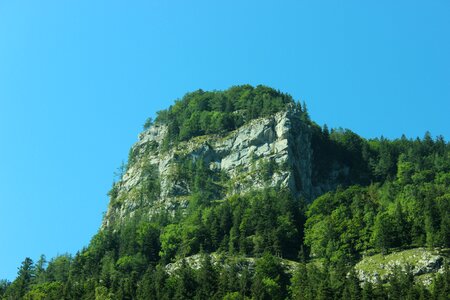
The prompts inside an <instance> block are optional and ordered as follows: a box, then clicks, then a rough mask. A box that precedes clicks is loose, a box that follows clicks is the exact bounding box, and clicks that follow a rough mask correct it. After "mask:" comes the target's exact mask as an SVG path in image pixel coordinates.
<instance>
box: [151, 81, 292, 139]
mask: <svg viewBox="0 0 450 300" xmlns="http://www.w3.org/2000/svg"><path fill="white" fill-rule="evenodd" d="M289 104H294V101H293V99H292V97H291V96H289V95H287V94H284V93H281V92H279V91H276V90H274V89H272V88H269V87H266V86H262V85H259V86H257V87H252V86H251V85H242V86H235V87H232V88H230V89H228V90H226V91H213V92H206V91H203V90H198V91H195V92H192V93H188V94H186V95H185V96H184V97H183V98H182V99H181V100H178V101H175V104H174V105H172V106H171V107H170V108H169V109H168V110H163V111H160V112H158V116H157V118H156V120H155V122H156V123H159V124H166V125H167V126H168V130H169V134H168V135H167V140H166V143H167V145H169V144H171V143H176V142H178V141H185V140H188V139H190V138H192V137H194V136H199V135H204V134H216V133H224V132H227V131H230V130H234V129H236V128H237V127H239V126H241V125H243V124H244V123H245V122H248V121H249V120H252V119H256V118H259V117H264V116H269V115H272V114H274V113H276V112H279V111H281V110H283V109H285V108H286V107H287V105H289ZM146 124H148V122H147V123H146ZM145 127H148V126H147V125H144V128H145Z"/></svg>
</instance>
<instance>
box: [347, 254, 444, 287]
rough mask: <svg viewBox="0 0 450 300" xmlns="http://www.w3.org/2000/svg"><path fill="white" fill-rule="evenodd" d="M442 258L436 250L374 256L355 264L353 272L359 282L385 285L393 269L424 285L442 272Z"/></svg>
mask: <svg viewBox="0 0 450 300" xmlns="http://www.w3.org/2000/svg"><path fill="white" fill-rule="evenodd" d="M443 266H444V256H443V255H441V254H440V253H439V251H438V250H427V249H424V248H415V249H409V250H404V251H400V252H395V253H391V254H389V255H384V256H383V255H381V254H376V255H373V256H369V257H365V258H363V259H362V260H361V261H360V262H359V263H357V264H356V266H355V270H356V273H357V275H358V277H359V279H360V281H361V282H371V283H377V282H381V283H385V282H387V281H388V279H389V277H390V276H391V275H392V274H393V273H394V270H395V268H400V269H401V270H402V271H406V268H410V271H411V273H412V274H413V275H414V276H415V277H416V278H417V279H418V280H421V281H422V282H423V283H424V284H428V283H430V282H431V281H430V280H429V279H430V277H429V276H430V275H431V274H433V273H436V272H443V271H444V269H443Z"/></svg>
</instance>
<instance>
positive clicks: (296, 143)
mask: <svg viewBox="0 0 450 300" xmlns="http://www.w3.org/2000/svg"><path fill="white" fill-rule="evenodd" d="M109 196H110V203H109V205H108V210H107V212H106V214H105V216H104V219H103V223H102V226H101V228H100V230H99V231H98V233H97V234H96V235H95V236H94V237H93V238H92V240H91V242H90V244H89V246H88V247H86V248H84V249H82V250H81V251H80V252H78V253H77V254H76V255H75V256H71V255H61V256H58V257H56V258H54V259H52V260H51V261H50V262H47V261H46V260H45V256H43V257H41V258H40V259H39V261H38V262H37V263H36V264H34V262H33V261H32V260H31V259H30V258H26V259H25V260H24V262H23V263H22V265H21V266H20V268H19V272H18V277H17V279H16V280H15V281H14V282H12V283H8V282H5V281H2V282H0V283H1V284H0V297H1V298H2V299H386V298H390V299H405V297H404V296H405V295H408V299H409V298H412V297H414V298H415V297H417V298H423V299H428V298H430V299H444V298H445V297H446V296H445V295H448V294H449V293H450V276H449V274H450V272H449V270H448V253H449V248H450V216H449V211H450V145H449V143H447V142H446V141H445V140H444V138H443V137H437V138H435V139H433V138H432V137H431V135H430V134H429V133H426V134H425V136H424V138H423V139H419V138H418V139H415V140H411V139H407V138H406V137H402V138H400V139H396V140H393V141H390V140H387V139H384V138H380V139H372V140H367V139H364V138H362V137H360V136H358V135H357V134H355V133H353V132H352V131H350V130H344V129H331V130H329V129H328V128H327V126H325V125H324V126H323V127H321V126H319V125H317V124H316V123H314V122H313V121H312V120H311V119H310V117H309V115H308V111H307V108H306V105H305V104H300V103H299V102H296V101H294V100H293V99H292V97H291V96H289V95H287V94H284V93H281V92H280V91H277V90H274V89H272V88H269V87H265V86H257V87H252V86H249V85H243V86H235V87H232V88H230V89H228V90H226V91H212V92H205V91H202V90H198V91H196V92H193V93H188V94H186V95H185V96H184V97H183V98H182V99H180V100H177V101H175V103H174V105H172V106H171V107H169V108H168V109H167V110H163V111H160V112H159V113H158V115H157V118H156V119H155V120H154V121H153V120H151V119H149V120H147V122H146V123H145V125H144V131H143V132H142V133H141V134H140V135H139V140H138V142H137V143H136V144H134V145H133V146H132V148H131V150H130V152H129V157H128V162H127V164H126V165H124V166H123V167H122V168H121V169H120V178H119V180H118V181H117V182H116V183H114V184H113V187H112V189H111V190H110V192H109Z"/></svg>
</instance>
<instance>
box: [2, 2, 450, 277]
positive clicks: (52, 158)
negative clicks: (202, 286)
mask: <svg viewBox="0 0 450 300" xmlns="http://www.w3.org/2000/svg"><path fill="white" fill-rule="evenodd" d="M218 2H219V1H210V0H209V1H150V0H147V1H115V0H96V1H92V0H77V1H69V0H65V1H64V0H53V1H49V0H40V1H36V0H30V1H23V0H14V1H9V0H0V278H7V279H10V280H11V279H13V278H14V277H15V275H16V272H17V267H18V266H19V265H20V262H21V261H22V260H23V259H24V258H25V257H26V256H29V257H31V258H33V259H34V260H37V259H38V257H39V255H40V254H41V253H43V254H46V255H47V257H48V258H50V257H52V256H55V255H56V254H58V253H65V252H69V253H75V252H76V251H77V250H79V249H81V248H82V247H83V246H85V245H87V244H88V243H89V240H90V238H91V237H92V235H93V234H95V232H96V231H97V229H98V228H99V226H100V223H101V219H102V212H104V211H105V210H106V208H107V203H108V199H107V196H106V193H107V191H108V190H109V188H110V187H111V183H112V181H113V179H114V178H113V173H114V171H115V170H116V168H117V167H118V166H119V165H120V163H121V161H122V160H126V158H127V154H128V149H129V148H130V146H131V145H132V144H133V143H134V142H135V141H136V140H137V134H138V133H139V132H140V130H141V128H142V124H143V123H144V121H145V119H146V118H147V117H149V116H154V115H155V112H156V111H157V110H160V109H163V108H166V107H168V106H169V105H170V104H171V103H172V101H173V100H174V99H176V98H179V97H181V96H183V94H184V93H185V92H187V91H192V90H195V89H198V88H202V89H205V90H210V89H226V88H227V87H229V86H231V85H236V84H244V83H250V84H253V85H257V84H265V85H269V86H272V87H274V88H277V89H280V90H282V91H284V92H287V93H290V94H291V95H292V96H293V97H294V98H295V99H297V100H301V101H305V102H306V103H307V105H308V108H309V111H310V115H311V117H312V119H313V120H315V121H316V122H318V123H319V124H324V123H327V124H328V126H329V127H339V126H342V127H346V128H350V129H352V130H353V131H355V132H357V133H359V134H361V135H362V136H364V137H367V138H370V137H378V136H381V135H384V136H385V137H389V138H395V137H400V136H401V134H403V133H404V134H406V136H408V137H416V136H421V137H422V136H423V135H424V133H425V131H427V130H429V131H430V132H431V134H432V135H433V136H437V135H444V137H445V138H446V139H447V140H448V139H449V137H450V127H449V122H448V119H449V114H450V1H448V0H427V1H412V0H408V1H392V0H388V1H360V0H358V1H350V0H346V1H338V0H333V1H319V0H311V1H300V0H296V1H262V0H258V1H242V0H241V1H230V0H227V1H220V2H221V4H218ZM213 3H214V4H213Z"/></svg>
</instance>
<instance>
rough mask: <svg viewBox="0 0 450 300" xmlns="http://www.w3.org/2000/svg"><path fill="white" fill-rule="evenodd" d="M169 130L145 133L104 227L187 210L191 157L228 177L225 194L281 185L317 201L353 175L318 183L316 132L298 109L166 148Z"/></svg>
mask: <svg viewBox="0 0 450 300" xmlns="http://www.w3.org/2000/svg"><path fill="white" fill-rule="evenodd" d="M167 131H168V130H167V126H166V125H163V124H155V125H153V126H151V127H150V128H149V129H148V130H146V131H144V132H142V133H141V134H140V135H139V141H138V142H137V143H136V144H135V145H133V147H132V149H131V151H130V153H131V154H132V159H131V161H130V162H129V166H128V169H127V171H126V172H125V174H123V176H122V179H121V180H120V181H119V182H118V183H116V184H115V186H114V188H113V191H114V193H112V195H111V202H110V205H109V208H108V211H107V213H106V216H105V218H104V221H103V227H108V226H111V225H113V224H115V223H117V222H118V223H120V222H121V221H123V220H124V219H126V218H127V216H128V217H130V216H132V215H133V214H134V212H135V211H136V210H137V209H141V208H144V210H145V211H146V212H147V213H148V214H152V213H154V212H155V211H159V210H166V211H169V212H173V211H175V210H176V209H177V208H179V207H186V206H187V202H188V196H189V195H190V194H191V192H192V187H191V186H190V185H189V184H188V182H186V180H185V179H183V178H181V179H180V178H179V176H177V172H178V171H179V170H178V169H179V168H180V162H181V161H182V160H185V159H190V160H193V161H195V160H199V159H201V160H202V161H203V162H204V163H206V164H207V165H208V166H209V169H210V170H212V171H213V172H216V173H222V174H224V175H225V176H226V177H227V179H228V180H227V183H226V187H225V190H226V192H225V195H224V196H230V195H233V194H237V193H245V192H248V191H250V190H253V189H262V188H266V187H277V188H287V189H289V190H290V191H291V192H292V193H293V194H294V195H296V196H302V197H304V198H305V199H307V200H312V199H313V198H314V197H316V196H318V195H320V194H322V193H324V192H326V191H328V190H331V189H333V188H335V187H336V186H337V183H338V182H337V180H336V178H338V176H339V174H340V173H342V172H347V170H346V168H345V167H342V168H338V169H337V168H334V169H333V168H331V170H330V176H329V178H328V180H326V181H324V182H323V183H321V184H318V185H317V184H316V185H313V183H312V178H311V177H312V175H311V174H312V168H313V165H312V155H313V150H312V147H311V134H312V133H311V129H310V127H309V125H308V124H307V123H305V122H303V121H302V120H301V119H300V118H299V117H298V113H297V111H296V109H295V108H294V107H290V108H288V109H287V110H284V111H281V112H278V113H276V114H274V115H273V116H270V117H266V118H259V119H255V120H252V121H250V122H248V123H247V124H245V125H243V126H242V127H240V128H237V129H236V130H234V131H231V132H228V133H224V134H221V135H206V136H199V137H195V138H192V139H191V140H188V141H185V142H181V143H179V144H177V145H176V146H174V147H171V148H170V149H164V147H163V144H164V143H163V142H164V139H165V137H166V135H167ZM267 164H270V167H271V168H272V170H271V172H269V174H267V170H263V169H264V165H267ZM150 169H152V170H153V171H152V170H150ZM149 176H151V177H154V178H157V179H158V188H154V189H153V190H158V193H157V195H156V196H155V197H154V199H150V198H151V197H148V196H146V195H143V193H142V190H144V188H142V185H143V183H145V181H146V178H148V177H149Z"/></svg>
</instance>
